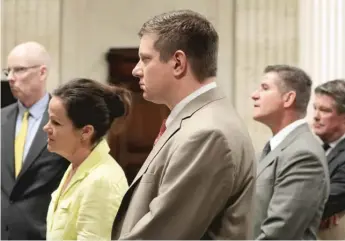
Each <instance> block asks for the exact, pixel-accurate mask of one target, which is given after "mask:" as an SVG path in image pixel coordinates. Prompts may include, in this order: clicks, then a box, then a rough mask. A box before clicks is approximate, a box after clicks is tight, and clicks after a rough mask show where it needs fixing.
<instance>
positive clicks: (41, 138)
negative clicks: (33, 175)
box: [17, 109, 49, 179]
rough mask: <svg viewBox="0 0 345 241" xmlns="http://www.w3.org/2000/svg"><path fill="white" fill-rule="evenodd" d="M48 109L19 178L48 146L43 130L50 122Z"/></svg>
mask: <svg viewBox="0 0 345 241" xmlns="http://www.w3.org/2000/svg"><path fill="white" fill-rule="evenodd" d="M48 118H49V117H48V109H46V111H45V112H44V113H43V116H42V120H41V123H40V126H39V127H38V130H37V133H36V135H35V138H34V140H33V142H32V143H31V146H30V149H29V151H28V154H27V156H26V158H25V160H24V163H23V167H22V170H21V171H20V173H19V175H18V178H17V179H19V178H20V177H21V176H22V175H23V173H25V171H26V170H27V169H28V168H29V167H30V166H31V165H32V163H33V162H34V161H35V160H36V158H37V156H38V155H39V154H40V153H41V152H42V149H44V148H46V146H47V134H46V133H45V132H44V131H43V126H44V125H45V124H46V123H47V122H48Z"/></svg>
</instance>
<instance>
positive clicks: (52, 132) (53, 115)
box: [43, 96, 81, 159]
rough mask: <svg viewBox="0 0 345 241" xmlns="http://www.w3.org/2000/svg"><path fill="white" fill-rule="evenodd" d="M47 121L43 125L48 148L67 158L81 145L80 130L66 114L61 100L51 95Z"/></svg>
mask: <svg viewBox="0 0 345 241" xmlns="http://www.w3.org/2000/svg"><path fill="white" fill-rule="evenodd" d="M48 112H49V121H48V123H47V124H46V125H45V126H44V127H43V130H44V131H45V132H46V133H47V135H48V146H47V148H48V150H49V151H50V152H54V153H57V154H59V155H61V156H63V157H65V158H67V159H68V157H69V156H71V155H73V154H74V153H75V151H76V150H77V149H78V148H79V147H80V146H81V130H78V129H76V128H75V127H74V125H73V123H72V121H71V120H70V119H69V118H68V116H67V111H66V108H65V106H64V104H63V101H62V100H61V99H60V98H58V97H55V96H54V97H52V99H51V100H50V102H49V108H48Z"/></svg>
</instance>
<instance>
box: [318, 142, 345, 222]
mask: <svg viewBox="0 0 345 241" xmlns="http://www.w3.org/2000/svg"><path fill="white" fill-rule="evenodd" d="M327 160H328V169H329V175H330V178H331V191H330V195H329V197H328V201H327V203H326V206H325V210H324V213H323V219H326V218H328V217H331V216H333V215H334V214H336V213H339V212H342V211H345V139H343V140H342V141H340V142H339V143H338V144H337V145H336V146H335V147H334V148H333V149H332V150H331V152H330V153H329V155H328V156H327Z"/></svg>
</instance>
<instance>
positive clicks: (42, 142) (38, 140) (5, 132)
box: [1, 96, 51, 181]
mask: <svg viewBox="0 0 345 241" xmlns="http://www.w3.org/2000/svg"><path fill="white" fill-rule="evenodd" d="M50 98H51V97H50V96H49V99H50ZM8 108H9V109H8V112H7V113H6V114H7V115H6V116H4V119H2V123H1V125H2V128H1V130H2V133H1V134H2V137H1V138H2V143H1V145H3V146H4V150H13V151H9V152H7V154H6V156H4V159H6V160H5V162H6V163H7V164H6V165H7V166H8V168H9V169H10V171H11V173H13V180H14V181H17V180H20V178H21V176H22V175H23V174H24V173H25V171H26V170H27V169H28V168H29V167H30V166H31V165H32V163H33V162H34V161H35V160H36V158H37V156H38V155H39V154H40V153H41V152H42V149H43V148H45V147H46V145H47V134H46V133H45V132H44V131H43V126H44V125H45V124H46V123H47V122H48V119H49V116H48V107H47V109H46V110H45V112H44V113H43V116H42V120H41V123H40V125H39V127H38V130H37V133H36V135H35V137H34V139H33V141H32V143H31V146H30V150H29V152H28V154H27V156H26V158H25V160H24V163H23V167H22V170H21V171H20V173H19V175H18V177H17V178H16V179H15V178H14V164H13V163H14V161H13V160H14V138H15V137H14V136H15V134H14V133H15V130H16V129H15V128H16V118H17V114H18V103H14V104H12V105H11V106H9V107H8Z"/></svg>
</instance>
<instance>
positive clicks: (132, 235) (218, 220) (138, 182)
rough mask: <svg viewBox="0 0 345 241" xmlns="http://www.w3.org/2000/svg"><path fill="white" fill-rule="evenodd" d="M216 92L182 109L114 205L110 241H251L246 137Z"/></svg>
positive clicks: (250, 162) (251, 174)
mask: <svg viewBox="0 0 345 241" xmlns="http://www.w3.org/2000/svg"><path fill="white" fill-rule="evenodd" d="M227 102H228V100H227V99H226V98H224V96H223V95H221V94H219V93H217V91H216V90H215V89H212V90H209V91H207V92H206V93H204V94H202V95H200V96H198V97H197V98H195V99H194V100H192V101H191V102H190V103H188V104H187V105H186V106H185V107H184V108H183V110H182V111H181V112H180V113H179V114H178V115H177V116H176V118H175V119H173V120H172V122H171V124H170V125H169V126H168V127H167V129H166V131H165V132H164V134H163V135H162V136H161V137H160V139H159V140H158V142H157V143H156V144H155V146H154V147H153V149H152V151H151V153H150V154H149V156H148V157H147V159H146V161H145V163H144V164H143V166H142V168H141V169H140V171H139V172H138V174H137V176H136V178H135V179H134V181H133V183H132V184H131V187H130V188H129V190H128V191H127V193H126V195H125V197H124V198H123V201H122V203H121V206H120V209H119V211H118V215H117V217H116V220H115V222H114V225H113V232H112V239H118V238H120V239H172V240H178V239H194V240H195V239H235V240H239V239H252V206H253V205H252V204H253V203H252V202H253V195H254V179H255V171H256V167H255V162H254V158H255V157H254V152H253V147H252V143H251V140H250V138H249V135H248V133H247V131H246V128H245V127H244V125H243V123H242V121H241V120H240V119H239V118H238V116H237V114H236V113H235V111H234V110H233V109H232V107H231V105H230V104H229V103H227Z"/></svg>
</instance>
